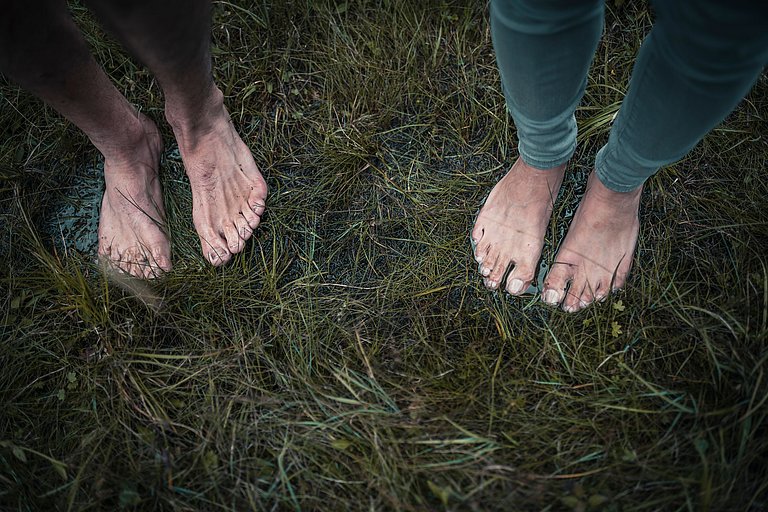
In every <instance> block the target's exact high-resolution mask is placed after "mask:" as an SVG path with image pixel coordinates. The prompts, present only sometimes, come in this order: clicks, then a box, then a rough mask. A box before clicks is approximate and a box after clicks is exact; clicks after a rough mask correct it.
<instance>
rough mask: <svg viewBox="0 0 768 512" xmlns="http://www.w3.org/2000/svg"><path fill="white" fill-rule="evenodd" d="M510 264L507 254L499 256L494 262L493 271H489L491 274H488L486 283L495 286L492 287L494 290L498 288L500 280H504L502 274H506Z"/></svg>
mask: <svg viewBox="0 0 768 512" xmlns="http://www.w3.org/2000/svg"><path fill="white" fill-rule="evenodd" d="M510 263H511V262H510V257H509V256H508V255H507V254H504V253H502V254H499V256H498V257H497V258H496V262H495V263H494V264H493V270H491V272H490V273H489V274H488V281H490V282H491V283H494V284H495V285H494V286H493V288H494V289H496V288H497V287H498V286H499V283H501V280H502V279H503V278H504V274H505V273H506V272H507V269H508V268H509V265H510Z"/></svg>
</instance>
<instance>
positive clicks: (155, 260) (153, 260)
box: [144, 247, 171, 279]
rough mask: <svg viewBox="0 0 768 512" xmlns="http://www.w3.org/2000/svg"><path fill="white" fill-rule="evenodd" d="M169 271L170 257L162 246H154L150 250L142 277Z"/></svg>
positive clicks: (150, 276)
mask: <svg viewBox="0 0 768 512" xmlns="http://www.w3.org/2000/svg"><path fill="white" fill-rule="evenodd" d="M170 271H171V258H170V256H169V255H168V251H167V250H165V249H164V248H159V247H156V248H154V249H152V251H151V252H150V258H149V264H148V265H147V267H146V271H145V273H144V277H145V278H147V279H153V278H157V277H160V276H161V275H163V274H164V273H166V272H170Z"/></svg>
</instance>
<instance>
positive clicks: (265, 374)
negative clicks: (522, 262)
mask: <svg viewBox="0 0 768 512" xmlns="http://www.w3.org/2000/svg"><path fill="white" fill-rule="evenodd" d="M72 9H73V12H74V15H75V17H76V18H77V20H78V22H79V23H80V24H81V26H83V27H84V30H85V31H86V33H87V37H88V39H89V41H90V43H91V44H92V45H93V49H94V53H95V54H96V57H97V59H98V60H99V62H100V63H102V64H103V65H104V67H105V69H107V71H108V73H109V75H110V76H111V77H112V78H113V80H114V81H115V83H116V84H117V86H118V88H119V89H120V90H121V91H123V92H124V94H125V95H126V96H127V97H128V99H129V100H130V101H131V102H132V103H134V104H136V105H137V106H139V108H141V109H142V111H144V112H145V113H147V114H148V115H149V116H150V117H152V118H153V119H154V120H156V121H157V122H158V123H159V124H160V125H161V128H162V130H163V133H164V137H165V140H166V148H167V151H166V155H165V157H164V160H163V163H162V180H163V184H164V187H165V195H166V209H167V211H168V213H169V227H170V230H171V232H172V243H173V263H174V270H173V271H172V273H171V274H170V275H168V276H166V277H164V278H163V279H160V280H158V281H157V282H152V283H149V284H147V285H145V286H143V287H141V286H134V285H130V283H122V282H117V281H115V280H111V279H107V278H105V276H104V275H103V273H102V272H101V271H100V269H99V267H98V266H96V265H95V264H94V263H93V257H94V252H93V239H94V238H93V237H94V230H95V223H94V217H93V215H94V213H95V210H94V208H93V201H95V200H97V199H94V197H97V196H95V195H94V194H95V193H93V192H92V191H93V190H94V189H93V187H96V189H98V173H95V174H94V171H93V169H97V168H98V165H99V155H98V153H97V152H96V151H95V150H94V149H93V148H92V147H91V146H90V145H89V143H88V141H87V140H86V139H85V137H84V136H83V135H82V134H80V133H79V132H78V131H77V130H76V129H75V128H73V127H72V126H71V125H69V124H67V123H66V122H64V121H63V120H62V119H61V118H60V117H59V116H58V115H57V114H56V113H55V112H53V111H52V110H51V109H49V108H47V107H44V106H43V105H42V104H41V103H40V102H38V101H37V100H35V99H34V98H32V97H31V96H30V95H28V94H26V93H24V92H22V91H19V90H18V89H17V88H16V87H14V86H13V85H11V84H9V83H7V82H2V83H0V95H1V97H0V130H2V136H0V178H2V180H0V226H1V229H0V235H2V242H0V260H2V265H0V268H2V276H1V278H0V303H2V309H1V310H0V509H2V510H53V509H60V510H115V509H120V508H124V509H131V510H247V509H255V510H361V511H362V510H411V511H421V510H457V511H458V510H478V511H479V510H553V511H555V510H574V511H585V510H606V511H633V510H648V511H650V510H690V511H700V510H729V511H731V510H764V509H766V508H768V497H767V495H768V474H767V469H766V468H767V467H768V466H767V465H766V463H767V462H768V460H767V455H768V438H767V437H766V434H767V433H768V429H766V425H767V421H768V418H767V414H768V405H766V401H767V400H768V398H767V397H768V375H766V374H765V370H766V361H767V360H768V348H766V337H767V336H768V255H767V254H766V249H765V248H766V247H767V246H768V219H767V217H766V213H765V212H766V211H768V174H766V168H767V167H768V165H767V163H768V135H767V134H768V79H766V77H765V76H764V77H763V78H761V80H760V81H759V83H758V84H757V86H756V88H755V89H754V90H753V91H752V92H751V93H750V95H749V96H748V97H747V99H746V100H745V101H743V102H742V103H741V104H740V106H739V108H738V110H737V111H736V112H735V113H733V114H732V115H731V116H730V117H729V118H728V119H727V120H726V122H725V123H724V124H723V125H721V126H720V127H718V128H717V129H716V130H715V131H714V132H712V133H711V134H710V135H709V136H708V137H707V138H706V139H705V140H704V141H703V142H702V143H701V144H699V145H698V146H697V147H696V149H695V150H694V151H693V152H692V153H691V154H690V155H689V156H688V157H687V158H686V159H685V160H683V161H681V162H679V163H677V164H675V165H673V166H671V167H669V168H667V169H665V170H663V171H662V172H661V173H660V174H659V175H657V176H656V177H655V178H653V179H652V180H651V181H650V182H649V183H648V186H647V189H646V191H645V194H644V198H643V207H642V212H641V220H642V224H643V227H642V231H641V236H640V242H639V250H638V254H637V257H636V259H635V265H634V269H633V271H632V275H631V279H630V284H629V286H628V287H627V289H626V290H625V291H623V292H621V293H620V294H618V295H615V296H614V297H612V298H611V299H609V300H608V301H607V302H605V303H604V304H600V305H598V306H595V307H590V308H589V309H587V310H586V311H584V312H583V313H579V314H576V315H568V314H565V313H563V312H561V311H556V310H553V309H550V308H547V307H544V306H543V305H542V304H541V303H540V302H538V301H537V300H536V298H535V297H533V296H528V297H526V298H522V299H511V298H510V297H509V296H507V295H504V294H502V293H490V292H488V291H486V290H485V289H484V288H483V287H482V284H481V280H480V278H479V277H478V276H477V274H476V267H475V265H474V263H473V260H472V257H471V248H470V244H469V229H470V227H471V225H472V222H473V218H474V216H475V214H476V212H477V210H478V209H479V207H480V205H481V203H482V201H483V199H484V197H485V196H486V195H487V193H488V191H489V190H490V187H491V186H492V185H493V184H494V183H495V181H496V180H497V179H498V178H499V177H501V176H502V175H503V173H504V172H505V171H506V169H507V168H508V167H509V166H510V164H511V163H512V162H513V161H514V158H515V157H516V149H515V148H516V137H515V130H514V127H513V126H512V125H511V124H510V121H509V120H508V118H507V115H506V113H505V108H504V103H503V95H502V93H501V90H500V85H499V78H498V74H497V71H496V68H495V63H494V57H493V50H492V45H491V41H490V34H489V29H488V24H487V10H486V8H485V6H484V4H483V2H476V1H470V0H465V1H445V2H437V1H425V2H409V1H406V0H378V1H373V0H350V1H349V2H340V1H339V2H330V1H322V0H321V1H309V0H302V1H298V2H282V1H281V2H250V3H248V2H233V3H230V2H224V1H219V2H216V3H215V14H214V28H213V38H214V60H215V73H216V79H217V81H218V83H219V85H220V86H221V87H222V89H223V90H224V92H225V94H226V96H227V104H228V106H229V109H230V111H231V112H232V116H233V120H234V122H235V124H236V126H237V127H238V129H239V130H240V133H241V134H242V136H243V138H244V139H245V140H246V142H247V143H248V144H249V146H250V147H251V149H252V151H253V153H254V155H255V157H256V159H257V162H259V163H260V165H261V167H262V169H263V171H264V174H265V176H266V178H267V181H268V183H269V187H270V192H271V195H270V198H269V202H268V214H267V215H266V216H265V218H264V221H263V224H262V227H261V228H260V229H259V230H258V231H257V233H256V235H255V238H254V240H253V241H252V242H250V243H249V244H248V246H247V247H246V249H245V251H244V252H243V253H242V254H241V255H239V256H237V257H236V258H235V259H234V261H233V263H232V264H230V265H228V266H226V267H225V268H222V269H214V268H211V267H210V266H208V265H207V264H206V263H205V261H204V260H203V258H202V256H201V254H200V252H199V247H198V239H197V236H196V234H195V232H194V230H193V227H192V221H191V213H190V206H191V196H190V192H189V188H188V183H187V181H186V177H185V175H184V172H183V168H182V166H181V162H180V160H179V159H178V155H177V153H176V151H175V148H174V145H173V143H172V140H173V139H172V137H171V134H170V130H169V128H168V126H167V125H166V124H165V123H164V121H163V110H162V109H163V103H162V96H161V91H160V90H159V88H158V86H157V84H156V83H154V82H153V80H152V77H151V75H150V74H149V73H148V72H147V71H146V70H145V69H143V68H142V67H140V66H138V65H137V64H136V63H135V62H134V61H132V60H131V59H130V58H129V57H127V56H126V55H125V53H123V51H122V50H121V49H120V46H119V45H118V44H117V43H115V42H114V40H113V39H111V38H110V37H109V36H107V35H105V34H104V33H103V31H102V30H101V29H100V28H99V27H98V25H96V24H95V23H94V22H93V20H92V19H91V18H90V15H89V14H88V13H87V11H85V10H84V9H82V8H81V7H79V6H77V5H74V4H73V6H72ZM651 19H652V15H651V14H650V13H649V12H648V10H647V8H646V7H645V6H644V5H643V4H642V3H639V2H631V3H630V2H614V1H610V2H609V3H608V13H607V21H606V34H605V37H604V40H603V43H602V45H601V46H600V48H599V50H598V53H597V55H596V59H595V62H594V66H593V69H592V74H591V76H590V82H589V87H588V90H587V95H586V97H585V98H584V102H583V106H582V108H581V109H580V110H579V112H578V119H579V123H580V146H579V149H578V152H577V154H576V156H575V158H574V160H573V161H572V163H571V165H570V170H569V173H568V174H567V181H566V183H565V185H564V188H563V191H562V195H561V198H560V200H559V201H558V203H557V205H556V209H555V215H554V217H553V220H552V224H551V230H550V233H549V235H548V244H547V247H546V248H545V255H544V261H543V263H542V266H543V267H546V265H547V264H548V263H549V262H551V261H552V258H553V256H554V254H553V247H556V244H557V243H558V241H559V239H560V237H561V236H562V233H563V231H564V230H565V228H566V227H567V223H568V219H569V215H570V214H571V213H572V211H573V208H574V207H575V205H576V204H577V200H578V197H579V194H580V193H581V191H582V188H581V187H582V186H583V183H584V178H585V177H586V174H587V173H588V172H589V170H590V168H591V165H592V162H593V161H594V156H595V153H596V151H597V149H598V148H599V147H600V146H601V145H602V144H603V143H604V142H605V141H606V137H607V133H608V130H609V128H610V124H611V119H612V116H613V114H614V113H615V112H616V111H617V109H618V106H619V103H620V102H621V99H622V97H623V94H624V91H625V90H626V87H627V79H628V77H629V74H630V72H631V67H632V63H633V58H634V55H635V53H636V51H637V49H638V47H639V45H640V42H641V40H642V36H643V35H644V34H645V33H646V32H647V31H648V30H649V29H650V23H651ZM89 169H90V170H89ZM89 176H90V177H89ZM94 176H96V177H94ZM88 187H91V188H88ZM89 237H90V238H89ZM89 240H90V242H89ZM89 244H90V245H89Z"/></svg>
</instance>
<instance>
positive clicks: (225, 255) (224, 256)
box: [207, 247, 232, 267]
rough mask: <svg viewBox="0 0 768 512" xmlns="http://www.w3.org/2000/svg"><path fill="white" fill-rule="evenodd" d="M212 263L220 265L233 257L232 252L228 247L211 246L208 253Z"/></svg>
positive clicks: (216, 265)
mask: <svg viewBox="0 0 768 512" xmlns="http://www.w3.org/2000/svg"><path fill="white" fill-rule="evenodd" d="M207 258H208V261H210V262H211V265H213V266H215V267H218V266H221V265H224V264H225V263H227V262H228V261H229V260H230V259H232V253H230V252H229V250H228V249H227V248H226V247H210V248H209V249H208V253H207Z"/></svg>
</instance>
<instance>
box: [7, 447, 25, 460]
mask: <svg viewBox="0 0 768 512" xmlns="http://www.w3.org/2000/svg"><path fill="white" fill-rule="evenodd" d="M11 451H12V452H13V456H14V457H16V458H17V459H19V460H20V461H21V462H27V456H26V455H25V454H24V450H22V449H21V448H20V447H18V446H13V447H12V448H11Z"/></svg>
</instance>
